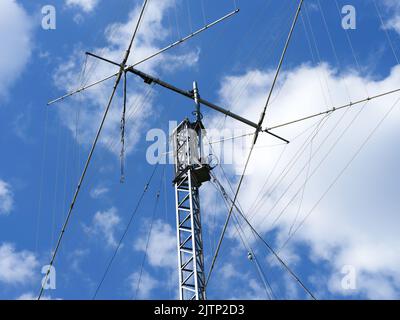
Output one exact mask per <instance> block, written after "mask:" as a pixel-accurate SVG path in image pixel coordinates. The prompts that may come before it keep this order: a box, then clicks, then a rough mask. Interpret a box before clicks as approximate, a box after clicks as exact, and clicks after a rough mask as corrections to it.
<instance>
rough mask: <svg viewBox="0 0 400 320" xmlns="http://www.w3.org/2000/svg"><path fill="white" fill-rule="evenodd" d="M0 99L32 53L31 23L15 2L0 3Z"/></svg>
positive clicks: (5, 95)
mask: <svg viewBox="0 0 400 320" xmlns="http://www.w3.org/2000/svg"><path fill="white" fill-rule="evenodd" d="M0 39H1V51H0V98H4V97H7V94H8V90H9V89H10V87H11V86H12V84H13V83H14V82H15V81H16V80H17V79H18V77H19V76H20V75H21V73H22V71H23V70H24V69H25V68H26V64H27V63H28V60H29V57H30V56H31V51H32V22H31V18H30V17H29V16H28V14H27V13H26V11H25V10H24V8H23V7H22V6H21V5H20V4H19V3H17V1H15V0H2V1H0Z"/></svg>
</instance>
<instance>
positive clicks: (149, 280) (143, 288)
mask: <svg viewBox="0 0 400 320" xmlns="http://www.w3.org/2000/svg"><path fill="white" fill-rule="evenodd" d="M139 279H140V284H139ZM128 282H129V285H130V288H131V291H132V293H133V294H134V295H135V299H148V298H150V297H151V293H152V291H153V290H154V289H155V288H156V287H157V283H158V280H157V279H155V278H153V277H152V276H151V275H150V274H149V273H147V272H143V273H142V275H141V276H140V273H139V272H135V273H133V274H131V275H130V276H129V278H128ZM138 285H139V286H138ZM136 294H137V295H136Z"/></svg>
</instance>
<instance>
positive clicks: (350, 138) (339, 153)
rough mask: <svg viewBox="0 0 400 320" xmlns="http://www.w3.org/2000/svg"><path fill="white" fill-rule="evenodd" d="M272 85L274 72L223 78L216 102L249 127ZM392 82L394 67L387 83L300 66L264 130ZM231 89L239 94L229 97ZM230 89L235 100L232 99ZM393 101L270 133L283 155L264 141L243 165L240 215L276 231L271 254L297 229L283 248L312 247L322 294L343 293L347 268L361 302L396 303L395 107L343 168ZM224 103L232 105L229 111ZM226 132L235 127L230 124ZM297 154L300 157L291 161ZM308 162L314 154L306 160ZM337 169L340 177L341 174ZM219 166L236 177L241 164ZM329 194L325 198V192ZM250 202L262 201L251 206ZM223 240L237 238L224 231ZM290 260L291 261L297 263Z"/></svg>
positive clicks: (398, 76) (284, 82)
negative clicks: (283, 141)
mask: <svg viewBox="0 0 400 320" xmlns="http://www.w3.org/2000/svg"><path fill="white" fill-rule="evenodd" d="M321 76H324V78H326V86H325V87H324V90H320V88H321V83H320V82H319V79H320V78H321ZM271 78H272V72H263V71H260V70H254V71H249V72H248V73H246V74H243V75H240V76H232V77H227V78H226V79H224V81H223V82H222V83H223V84H224V85H223V87H222V88H221V101H222V103H223V105H226V106H230V107H231V109H232V110H233V111H236V112H237V113H239V114H242V115H244V116H245V117H247V118H250V119H252V120H253V121H257V119H258V117H259V113H260V112H261V109H262V107H263V105H264V104H265V100H266V95H267V92H266V88H268V83H270V81H271ZM399 80H400V67H394V68H393V69H392V72H391V74H390V75H389V76H388V77H387V78H385V79H382V80H373V79H368V78H363V77H361V76H360V75H358V74H357V73H354V72H348V73H338V72H337V71H336V70H334V69H333V68H331V67H330V66H328V65H326V64H325V65H320V66H309V65H303V66H300V67H298V68H296V69H294V70H291V71H289V72H286V73H285V74H283V75H282V77H281V82H280V83H279V86H280V87H281V88H280V90H277V91H276V92H277V94H276V95H275V96H274V98H273V103H272V104H271V106H270V108H269V111H268V115H267V119H266V124H267V126H273V125H275V124H277V123H282V122H285V121H288V120H292V119H296V118H298V117H302V116H305V115H308V114H311V113H314V112H318V111H323V110H327V109H328V105H329V107H332V106H338V105H341V104H345V103H348V102H349V101H355V100H357V99H360V98H366V97H368V96H372V95H374V94H378V93H382V92H385V91H389V90H393V89H396V88H398V86H399V85H398V84H399V83H400V81H399ZM238 87H239V88H240V87H241V88H242V89H241V90H235V89H237V88H238ZM328 88H329V92H330V95H329V94H328ZM232 92H239V94H238V95H237V96H236V97H233V98H232V96H231V94H232ZM346 92H349V93H350V97H349V96H348V95H347V93H346ZM227 93H229V96H228V94H227ZM398 99H399V94H395V95H392V96H387V97H385V98H381V99H379V100H375V101H371V102H369V103H368V104H367V105H366V106H365V107H363V106H357V107H353V108H352V109H349V110H347V111H338V112H336V113H334V114H331V115H330V116H329V118H327V119H325V120H324V122H319V121H320V120H321V119H319V120H318V119H314V120H310V121H309V122H303V123H301V124H295V125H292V126H289V127H286V128H281V129H278V130H275V132H276V133H278V134H280V135H282V136H284V137H286V138H288V139H289V140H291V141H292V142H291V144H289V145H288V146H287V147H286V148H285V147H283V146H281V147H273V148H271V147H268V146H271V145H273V144H276V143H277V141H276V140H274V138H272V137H268V136H266V135H262V136H261V137H260V140H259V141H258V145H257V148H256V149H255V152H254V156H253V160H252V161H251V163H250V172H251V174H249V175H248V176H247V177H246V178H245V181H244V185H243V189H242V193H241V195H240V203H241V205H242V206H243V207H244V211H245V212H246V213H247V214H248V215H249V216H250V217H251V221H252V222H253V225H254V226H256V228H257V229H258V230H259V231H261V232H262V233H263V234H264V235H265V234H267V233H269V234H271V233H270V232H271V231H275V232H276V235H277V236H276V239H275V242H276V243H275V245H276V247H278V248H279V247H280V246H281V245H283V244H284V243H285V241H286V240H287V239H288V237H289V234H292V233H293V232H294V231H296V230H297V229H298V231H297V233H296V234H295V235H294V237H293V238H292V240H291V241H290V242H289V244H288V246H287V247H286V249H288V250H289V251H288V252H289V254H292V253H293V252H296V251H297V250H296V248H297V245H299V244H302V245H306V246H307V247H308V248H309V249H310V253H309V255H308V257H307V258H308V259H310V260H311V261H313V262H315V263H317V264H320V263H321V262H325V263H327V264H328V265H329V269H330V270H329V275H328V280H327V279H323V280H321V281H326V282H324V283H328V286H326V287H325V288H324V289H325V290H328V291H330V292H335V293H339V294H343V295H346V294H349V292H346V290H344V289H343V288H342V287H341V279H342V277H343V274H342V268H343V266H345V265H351V266H353V267H354V268H355V270H356V274H357V279H358V281H357V288H356V290H355V291H352V292H351V294H360V295H361V296H364V297H368V298H375V297H378V298H384V297H386V298H395V297H398V296H399V292H400V290H399V288H400V272H399V270H400V258H399V256H398V254H397V248H399V246H400V237H399V236H398V231H397V229H398V228H397V226H398V225H399V223H400V218H399V215H398V211H399V205H398V197H399V194H398V190H399V188H398V181H399V178H400V176H399V171H398V169H397V163H398V162H399V160H400V153H399V151H398V148H395V147H393V146H394V145H396V143H397V141H396V137H397V136H398V134H397V132H398V124H399V122H398V116H399V107H398V105H397V107H396V108H395V109H393V111H392V113H391V114H390V116H388V117H387V118H386V119H385V122H384V123H383V125H382V126H381V127H379V130H377V131H376V132H375V134H374V136H373V137H372V138H371V139H370V140H369V144H367V145H366V146H365V148H363V149H362V152H361V153H360V154H358V155H357V158H355V160H354V161H353V162H352V163H351V166H349V167H347V164H348V163H349V161H350V160H351V159H352V158H353V157H354V155H355V154H356V152H357V150H358V149H359V147H360V146H361V145H362V144H363V143H364V141H365V138H366V137H368V136H369V134H370V133H371V132H372V130H373V129H374V128H375V127H376V125H377V123H378V122H379V121H380V120H381V119H383V117H384V115H385V114H386V113H387V112H388V111H389V110H390V109H391V108H392V106H393V105H394V103H396V102H398ZM231 101H235V102H236V103H234V104H233V105H230V102H231ZM360 111H361V113H359V112H360ZM317 121H318V122H319V124H320V125H319V126H317V124H318V122H317ZM218 123H221V122H220V118H219V117H216V118H215V119H214V120H213V121H212V122H211V124H210V125H209V127H218ZM311 125H313V126H311ZM226 126H227V127H231V128H241V127H242V125H241V124H238V123H237V122H235V121H230V120H229V121H228V122H227V124H226ZM307 128H308V131H306V132H305V133H303V132H304V130H305V129H307ZM317 128H318V129H317ZM302 133H303V134H302ZM313 133H314V134H313ZM342 135H343V136H342ZM341 136H342V137H341ZM337 141H339V142H340V143H336V142H337ZM303 145H305V147H303V149H301V147H302V146H303ZM298 150H304V151H303V152H301V153H299V154H300V156H298V157H295V155H296V152H297V151H298ZM331 150H332V152H331ZM282 152H283V153H282ZM281 155H283V156H282V157H281ZM310 155H313V156H312V157H311V161H310ZM292 159H294V161H293V162H290V160H292ZM278 160H279V162H278V164H277V166H276V167H275V164H276V162H277V161H278ZM274 167H275V170H273V171H272V168H274ZM343 168H346V170H345V172H344V174H343V176H340V173H341V172H342V170H343ZM227 169H228V171H230V174H231V177H232V179H233V180H236V176H235V173H237V171H240V169H241V165H240V164H236V165H234V166H233V167H231V168H227ZM286 172H287V173H286ZM270 174H271V175H270ZM268 175H270V178H269V180H268V182H267V184H266V185H265V182H266V181H267V180H266V179H267V177H268ZM338 177H339V178H340V179H339V180H337V178H338ZM305 181H307V183H305ZM243 190H246V192H243ZM260 190H261V191H260ZM327 191H330V192H328V193H327V194H326V195H325V193H326V192H327ZM259 192H260V193H259ZM257 195H260V196H259V197H258V201H257V202H256V201H255V200H256V199H257ZM208 196H210V197H213V196H214V197H215V195H212V194H209V195H207V197H208ZM255 203H256V204H255ZM303 220H304V224H303V223H302V221H303ZM230 237H231V238H233V237H236V236H235V234H234V233H233V232H232V233H230ZM236 238H237V237H236ZM303 258H305V257H303ZM291 260H292V263H294V264H296V262H297V263H299V262H298V257H292V258H291Z"/></svg>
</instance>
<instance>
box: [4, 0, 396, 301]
mask: <svg viewBox="0 0 400 320" xmlns="http://www.w3.org/2000/svg"><path fill="white" fill-rule="evenodd" d="M116 2H118V5H116ZM214 2H215V1H211V0H204V1H199V2H196V3H195V2H192V1H186V0H166V1H164V0H163V1H161V0H151V1H150V5H149V8H148V9H147V11H146V15H145V19H144V21H143V24H142V26H141V28H140V32H139V35H138V37H137V39H136V42H135V45H134V50H133V54H132V56H131V58H130V62H131V63H133V62H135V61H138V60H140V59H141V58H143V57H146V56H147V55H149V54H151V53H153V52H155V51H157V49H159V48H162V47H163V46H165V45H167V44H169V43H171V42H173V41H175V40H177V39H178V38H180V37H182V36H184V35H186V34H188V33H190V32H191V31H194V30H196V29H197V28H199V27H201V26H203V25H204V22H211V21H213V20H215V19H217V18H219V17H220V16H222V15H224V14H226V13H227V12H229V11H231V10H233V8H234V3H233V1H223V2H219V3H218V4H215V3H214ZM305 2H306V5H305V8H304V10H303V12H302V15H301V17H300V19H299V23H298V25H297V28H296V31H295V34H294V37H293V42H292V43H291V46H290V48H289V51H288V56H287V60H286V62H285V64H284V67H283V69H282V74H281V77H280V79H279V81H278V86H277V89H276V91H275V94H274V96H273V99H272V104H271V105H270V108H269V109H268V114H267V117H266V121H265V125H267V126H268V127H271V126H274V125H275V124H279V123H282V122H286V121H288V120H292V119H296V118H298V117H302V116H306V115H308V114H310V113H313V112H319V111H324V110H327V109H329V108H331V107H333V106H339V105H341V104H346V103H349V102H351V101H356V100H358V99H363V98H367V97H368V96H373V95H375V94H379V93H382V92H385V91H389V90H392V89H397V88H399V84H400V67H399V66H398V63H399V59H398V57H400V48H399V34H400V5H399V4H398V2H397V1H394V0H376V1H373V0H371V1H361V0H357V1H352V3H351V4H352V5H354V7H355V8H356V10H357V11H356V12H357V29H356V30H348V31H347V32H346V31H345V30H343V29H342V26H341V18H342V15H341V13H340V10H341V8H342V7H343V6H344V5H345V4H349V3H348V2H344V1H339V0H338V1H337V2H336V1H329V2H328V1H324V0H319V1H314V0H313V1H311V0H310V1H305ZM49 4H50V5H54V6H55V8H56V10H57V28H56V30H43V29H42V28H41V19H42V14H41V9H42V7H43V6H44V5H49ZM203 4H204V6H203ZM140 6H141V1H137V0H135V1H133V0H132V1H115V2H113V3H110V2H108V1H104V0H103V1H102V0H58V1H46V2H45V1H43V2H41V1H35V2H34V3H33V2H31V1H22V0H21V1H16V0H3V1H1V3H0V39H1V40H2V50H1V52H0V115H1V116H0V121H1V125H0V130H1V136H0V137H1V138H0V143H1V150H2V153H1V160H0V161H1V165H0V298H3V299H17V298H22V299H29V298H34V297H35V296H36V294H37V292H38V290H39V288H40V281H41V278H42V276H43V275H42V274H41V271H42V267H43V266H44V265H46V264H47V263H48V261H49V258H50V253H51V250H52V248H53V247H54V244H55V241H56V239H57V236H58V234H59V231H60V228H61V224H62V222H63V219H64V218H65V214H66V210H67V208H68V205H69V201H70V199H71V197H72V193H73V191H74V188H75V187H76V182H77V180H78V177H79V175H80V172H81V170H82V167H83V164H84V161H85V158H86V155H87V153H88V150H89V146H90V142H91V140H92V139H93V137H94V135H95V132H96V129H97V125H98V122H99V120H100V117H101V114H102V110H103V108H104V104H105V102H106V100H107V98H108V95H109V94H110V91H111V86H112V80H110V81H108V82H105V83H103V84H101V85H99V86H97V87H96V88H93V89H90V90H88V91H87V92H85V93H82V94H79V95H77V96H75V97H74V98H71V99H69V100H66V101H65V102H62V103H59V104H56V105H53V106H51V107H46V102H47V101H49V100H51V99H52V98H56V97H58V96H60V95H62V94H63V93H65V92H67V91H70V90H73V89H75V88H78V87H79V85H81V84H85V83H90V82H91V81H93V80H96V79H99V78H101V77H103V76H107V75H110V74H112V73H114V72H115V71H116V70H115V68H114V67H113V66H110V65H108V64H106V63H103V62H98V61H95V60H93V59H88V60H87V62H86V63H85V57H84V52H85V51H92V52H96V53H99V54H101V55H103V56H105V57H108V58H110V59H111V60H116V61H120V60H121V59H122V57H123V53H124V50H125V49H126V46H127V43H128V41H129V38H130V35H131V33H132V30H133V28H134V24H135V21H136V20H137V16H138V13H139V9H140ZM238 6H239V7H240V9H241V12H240V13H239V14H238V15H236V16H235V17H234V18H232V19H230V20H229V21H226V22H224V23H223V24H221V25H219V26H216V27H215V28H214V29H211V30H208V31H207V32H205V33H204V34H202V35H201V36H199V37H197V38H196V39H193V40H190V41H189V42H187V43H185V44H184V45H182V46H181V47H179V48H176V49H173V50H171V51H168V52H167V53H165V54H163V55H160V56H159V57H157V58H156V59H153V60H151V61H149V62H146V63H144V64H143V65H141V66H140V69H142V70H144V71H146V72H150V73H153V74H156V75H157V76H160V77H162V78H163V79H165V80H167V81H169V82H172V83H174V84H177V85H178V86H180V87H182V88H186V89H190V86H191V82H192V81H193V80H194V79H195V80H197V81H198V82H199V86H200V92H201V94H202V96H203V97H204V98H206V99H208V100H212V101H216V102H218V103H220V104H221V105H222V106H225V107H226V108H228V109H230V110H232V111H235V112H236V113H238V114H241V115H243V116H245V117H247V118H249V119H251V120H252V121H255V122H256V121H257V120H258V118H259V115H260V112H261V110H262V107H263V106H264V104H265V101H266V97H267V94H268V89H269V87H270V83H271V81H272V78H273V72H274V69H275V67H276V65H277V62H278V59H279V56H280V52H281V50H282V47H283V44H284V41H285V38H286V35H287V33H288V30H289V26H290V22H291V19H292V18H293V15H294V12H295V9H296V3H295V2H293V1H289V0H285V1H261V0H254V1H251V2H249V1H238ZM203 8H204V10H203ZM376 8H378V11H377V10H376ZM85 65H86V68H83V66H85ZM138 68H139V67H138ZM82 70H84V71H85V72H82ZM128 87H129V89H128V91H129V99H128V106H129V108H128V112H127V114H128V122H127V138H126V139H127V159H126V182H125V184H120V183H119V178H120V176H119V170H120V168H119V152H120V143H119V123H120V117H121V106H122V92H121V90H119V92H118V95H117V97H116V99H115V102H114V104H113V106H112V109H111V112H110V115H109V117H108V120H107V123H106V126H105V129H104V131H103V134H102V136H101V140H100V144H99V148H98V149H97V150H96V153H95V157H94V158H93V162H92V165H91V168H90V170H89V172H88V175H87V179H86V181H85V184H84V187H83V189H82V193H81V194H80V197H79V200H78V203H77V205H76V207H75V210H74V213H73V216H72V219H71V223H70V225H69V228H68V231H67V233H66V235H65V238H64V241H63V244H62V247H61V250H60V253H59V256H58V258H57V261H56V265H55V266H56V272H57V277H56V279H57V284H56V287H57V288H56V290H48V291H46V293H45V296H46V298H53V299H91V298H92V297H93V294H94V292H95V289H96V287H97V285H98V283H99V281H100V279H101V277H102V274H103V272H104V270H105V268H106V264H107V262H108V260H109V258H110V256H111V255H112V253H113V251H114V250H115V248H116V245H117V243H118V240H119V238H120V236H121V234H122V232H123V231H124V228H125V226H126V224H127V222H128V221H129V218H130V215H131V213H132V211H133V209H134V207H135V205H136V202H137V199H138V198H139V197H140V194H141V193H142V191H143V188H144V186H145V184H146V181H147V180H148V177H149V176H150V174H151V172H152V170H153V169H154V167H153V166H152V165H150V164H148V163H147V162H146V150H147V149H148V147H149V146H150V145H151V143H152V142H151V141H146V133H147V132H148V131H149V130H151V129H154V128H158V129H161V130H164V131H165V132H168V129H169V124H168V122H169V121H181V120H182V119H183V118H184V117H188V116H190V114H191V112H192V108H193V107H192V104H191V103H190V101H186V100H184V99H182V98H181V97H179V96H176V95H174V94H172V93H169V92H166V91H165V90H164V89H161V88H158V87H149V86H147V85H145V84H143V82H142V81H141V80H138V79H135V78H134V77H133V76H129V78H128ZM399 98H400V96H399V94H395V95H391V96H387V97H385V98H381V99H379V100H375V101H371V102H369V103H367V104H362V105H360V106H358V107H354V108H352V109H348V110H345V111H338V112H337V113H334V114H331V115H330V116H329V117H321V118H317V119H313V120H310V121H307V122H303V123H301V124H295V125H292V126H290V127H286V128H280V129H277V130H276V131H275V132H276V133H279V134H280V135H282V136H284V137H286V138H287V139H289V140H290V141H291V144H290V145H288V146H284V145H282V144H281V143H280V141H277V140H276V139H274V138H271V137H269V136H263V135H262V136H261V137H260V139H259V142H258V144H257V147H256V149H255V152H254V154H253V158H252V161H251V163H250V168H249V174H248V175H247V176H246V178H245V180H244V186H243V190H242V193H241V194H240V197H239V203H240V205H241V207H242V208H243V211H244V212H245V213H246V215H247V216H248V217H249V218H250V220H251V221H252V223H253V224H254V226H255V227H256V229H257V230H258V231H259V232H260V233H261V234H262V235H263V236H264V238H265V239H267V241H268V242H269V243H270V244H271V245H272V246H273V247H274V248H275V249H276V250H278V251H279V253H280V255H281V256H282V258H283V259H284V260H285V261H286V262H287V263H288V265H290V267H291V268H292V269H293V270H295V272H296V273H297V274H298V275H299V277H300V278H301V279H302V280H303V281H304V282H305V283H306V284H307V286H308V287H309V288H310V289H311V291H312V292H313V293H314V294H315V295H316V296H317V298H320V299H333V298H339V299H343V298H346V299H360V298H378V299H384V298H388V299H396V298H397V299H398V298H399V293H400V272H399V270H400V255H399V253H400V252H399V249H398V248H399V247H400V238H399V236H398V232H397V230H398V226H399V224H400V218H399V215H398V213H399V209H400V208H399V207H400V205H399V201H398V199H399V196H400V195H399V187H398V181H399V178H400V177H399V174H398V169H397V167H398V166H397V164H398V163H399V160H400V153H399V152H398V148H396V143H397V142H398V141H397V140H398V139H396V138H398V133H397V131H396V129H397V127H398V116H399V113H400V104H398V102H399V101H398V100H399ZM204 116H205V117H204V123H205V125H206V127H207V128H209V129H210V137H209V139H210V140H214V141H217V140H219V139H221V138H224V137H225V138H226V137H231V136H234V135H235V134H236V133H238V132H244V131H245V130H247V131H248V128H246V127H244V126H242V125H241V124H240V123H237V122H235V121H233V120H229V119H224V117H221V116H219V115H217V114H216V113H215V112H213V111H208V110H204ZM211 132H217V134H214V135H213V134H211ZM250 132H251V131H250ZM222 133H223V134H224V136H222ZM246 145H247V146H248V141H247V144H246V139H237V140H235V141H234V143H233V144H230V143H226V144H224V146H225V147H226V149H227V150H230V149H229V147H230V146H233V147H234V148H235V149H234V152H233V153H234V155H235V157H234V160H235V161H234V163H233V164H223V165H222V166H219V167H217V168H216V169H215V173H216V175H217V176H218V177H219V178H220V180H221V182H222V183H223V184H224V186H225V188H226V189H227V190H230V189H229V183H230V184H232V185H233V186H235V185H236V183H237V181H238V173H239V172H240V171H241V169H242V163H241V161H240V160H242V158H243V155H244V154H245V152H246V149H245V148H246ZM213 147H214V148H215V150H214V151H215V153H216V155H217V156H218V158H219V159H220V161H221V162H223V161H225V162H228V159H229V158H230V155H229V152H227V153H225V154H224V156H221V154H220V151H221V149H222V148H221V144H218V143H216V144H214V145H213ZM243 148H244V149H243ZM225 157H226V159H225ZM222 168H223V170H222ZM225 174H226V175H225ZM171 179H172V166H171V165H161V166H159V167H157V171H156V173H155V175H154V180H153V181H152V184H151V185H150V188H149V191H148V192H147V194H146V196H145V198H144V202H143V203H142V206H141V207H140V208H139V210H138V212H137V216H135V219H134V223H133V225H132V227H131V228H130V230H129V233H128V235H127V237H126V238H125V240H124V242H123V246H122V247H121V249H120V251H119V253H118V255H117V258H116V260H115V261H114V264H113V267H112V269H111V272H110V273H109V274H108V276H107V278H106V280H105V282H104V283H103V286H102V287H101V290H100V291H99V294H98V298H105V299H116V298H121V299H134V298H141V299H148V298H153V299H160V298H165V299H174V298H176V297H177V289H176V287H177V271H176V265H177V262H176V252H175V250H176V239H175V212H174V192H173V188H172V184H171V182H170V181H171ZM158 191H160V192H161V196H160V199H159V203H158V206H156V207H155V205H154V203H155V199H156V194H157V192H158ZM201 196H202V199H203V213H202V214H203V216H202V219H203V224H204V243H205V250H206V266H207V267H208V266H209V262H210V259H211V256H212V253H213V250H214V249H215V244H216V241H217V239H218V236H219V234H220V230H221V228H222V225H223V222H224V219H225V217H226V208H225V206H224V205H223V201H222V199H221V197H220V195H219V194H218V193H217V192H216V190H215V188H214V187H213V186H212V185H211V184H208V185H207V186H205V187H204V189H203V190H202V193H201ZM154 208H155V209H154ZM242 223H243V222H242ZM150 227H152V232H151V237H150V241H149V245H148V248H147V253H148V254H147V257H146V260H145V263H144V268H143V270H142V272H141V265H142V261H143V255H144V252H145V251H146V243H147V239H148V234H149V229H150ZM243 229H244V232H245V235H244V238H245V242H246V245H247V246H251V247H252V249H253V250H254V251H255V253H256V256H257V258H258V260H259V261H260V264H261V266H262V268H263V271H264V274H265V277H266V278H267V279H268V280H269V282H270V283H271V287H272V289H273V292H274V296H275V297H276V298H279V299H294V298H299V299H306V298H308V297H307V295H306V294H305V293H304V291H302V289H301V287H299V286H298V284H297V283H296V282H295V281H293V279H292V278H291V277H290V276H289V275H288V274H287V272H285V271H284V270H283V269H282V268H281V266H280V265H279V263H277V261H276V260H274V258H273V257H272V256H271V255H270V253H269V252H268V251H267V250H266V248H265V247H264V246H263V245H262V244H261V243H260V242H259V241H258V240H256V239H255V238H254V237H253V236H252V234H251V233H250V232H248V229H246V227H245V225H244V224H243ZM288 239H289V240H290V241H287V240H288ZM247 256H248V250H247V249H246V248H244V246H243V243H242V241H241V240H240V237H239V236H238V234H237V232H236V229H235V228H234V226H233V225H232V226H231V228H230V229H229V230H228V234H227V238H226V241H225V242H224V244H223V247H222V250H221V254H220V257H219V259H218V262H217V266H216V269H215V273H214V274H213V276H212V278H211V282H210V286H209V290H208V296H209V298H216V299H223V298H225V299H235V298H248V299H265V298H266V292H265V289H264V286H263V284H262V281H261V280H260V277H259V275H258V273H257V271H256V268H255V265H254V263H253V262H251V261H249V259H248V258H247ZM349 267H350V269H351V270H355V274H356V287H355V288H354V289H351V290H346V289H344V288H343V287H342V280H343V277H344V276H345V273H343V272H346V270H348V268H349ZM140 274H141V276H140ZM139 278H141V282H140V285H139V286H138V279H139Z"/></svg>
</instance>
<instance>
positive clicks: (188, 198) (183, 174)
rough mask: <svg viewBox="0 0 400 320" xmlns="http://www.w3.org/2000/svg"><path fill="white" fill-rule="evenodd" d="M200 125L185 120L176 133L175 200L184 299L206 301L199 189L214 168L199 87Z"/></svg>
mask: <svg viewBox="0 0 400 320" xmlns="http://www.w3.org/2000/svg"><path fill="white" fill-rule="evenodd" d="M193 93H194V96H195V102H196V111H195V114H196V116H197V120H196V122H194V123H192V122H190V121H189V120H188V119H185V120H184V121H183V122H182V123H181V124H179V125H178V127H177V128H176V129H175V131H174V133H173V136H172V137H173V146H174V160H175V179H174V184H175V200H176V223H177V244H178V268H179V271H178V272H179V296H180V299H181V300H205V299H206V293H205V274H204V255H203V240H202V228H201V214H200V197H199V188H200V186H201V184H202V183H203V182H205V181H208V180H210V167H209V166H208V165H207V164H203V162H204V161H203V160H204V158H203V157H202V142H201V140H202V139H201V132H202V130H203V129H204V127H203V124H202V122H201V114H200V105H199V103H198V91H197V85H196V83H194V90H193Z"/></svg>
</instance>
